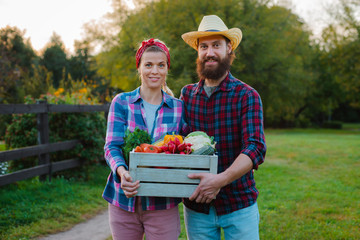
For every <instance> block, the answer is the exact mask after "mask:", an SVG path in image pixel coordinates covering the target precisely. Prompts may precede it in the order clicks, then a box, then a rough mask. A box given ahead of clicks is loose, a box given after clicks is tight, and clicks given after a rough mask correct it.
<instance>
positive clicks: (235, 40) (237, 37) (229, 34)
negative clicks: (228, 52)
mask: <svg viewBox="0 0 360 240" xmlns="http://www.w3.org/2000/svg"><path fill="white" fill-rule="evenodd" d="M214 35H222V36H224V37H226V38H227V39H229V40H230V42H231V46H232V50H233V51H234V50H235V49H236V48H237V47H238V46H239V44H240V42H241V39H242V32H241V30H240V29H239V28H231V29H229V30H226V31H193V32H188V33H184V34H183V35H181V37H182V39H183V40H184V41H185V42H186V43H187V44H189V45H190V46H191V47H192V48H194V49H195V50H196V51H197V50H198V39H199V38H202V37H208V36H214Z"/></svg>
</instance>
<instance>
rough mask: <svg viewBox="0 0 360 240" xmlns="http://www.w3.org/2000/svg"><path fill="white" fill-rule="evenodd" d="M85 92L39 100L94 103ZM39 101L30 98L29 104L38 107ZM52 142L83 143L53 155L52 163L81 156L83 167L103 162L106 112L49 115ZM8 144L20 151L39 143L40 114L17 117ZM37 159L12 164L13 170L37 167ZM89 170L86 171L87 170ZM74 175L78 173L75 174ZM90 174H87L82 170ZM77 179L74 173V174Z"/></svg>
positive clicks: (8, 131) (10, 129) (44, 97)
mask: <svg viewBox="0 0 360 240" xmlns="http://www.w3.org/2000/svg"><path fill="white" fill-rule="evenodd" d="M84 93H86V90H82V92H77V93H74V94H67V95H66V96H63V95H62V96H60V94H57V95H58V96H56V95H51V94H47V95H43V96H41V97H40V99H39V100H46V101H47V102H48V103H51V104H89V105H90V104H94V103H95V101H94V100H91V98H88V97H87V96H86V95H85V94H84ZM35 102H36V100H35V99H33V98H31V97H26V99H25V103H27V104H34V103H35ZM49 128H50V133H49V137H50V142H51V143H52V142H59V141H66V140H72V139H78V140H80V144H78V145H77V146H76V147H75V148H74V149H72V150H69V151H61V152H56V153H51V154H50V158H51V161H53V162H56V161H60V160H65V159H70V158H74V157H78V158H80V159H81V160H82V162H83V166H85V167H86V166H88V165H90V164H96V163H100V161H101V160H102V157H103V146H104V138H105V132H106V120H105V118H104V113H103V112H93V113H49ZM5 144H6V147H7V148H8V149H12V148H20V147H26V146H31V145H36V144H37V123H36V114H16V115H15V114H14V115H13V116H12V121H11V123H10V124H9V126H8V127H7V130H6V134H5ZM37 161H38V158H37V157H30V158H27V159H23V160H16V161H11V162H10V166H9V169H10V170H18V169H23V168H27V167H32V166H34V165H36V163H37ZM85 170H86V169H85ZM72 172H74V171H72ZM80 172H83V173H86V171H80ZM72 176H73V174H72Z"/></svg>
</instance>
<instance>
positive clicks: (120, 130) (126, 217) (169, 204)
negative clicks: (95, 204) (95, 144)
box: [103, 39, 185, 240]
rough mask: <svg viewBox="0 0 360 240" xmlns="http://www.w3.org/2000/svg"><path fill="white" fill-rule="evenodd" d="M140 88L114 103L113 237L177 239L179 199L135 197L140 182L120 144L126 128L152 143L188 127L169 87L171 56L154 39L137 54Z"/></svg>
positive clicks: (108, 151) (108, 148)
mask: <svg viewBox="0 0 360 240" xmlns="http://www.w3.org/2000/svg"><path fill="white" fill-rule="evenodd" d="M136 67H137V69H138V73H139V76H140V79H141V86H140V87H139V88H137V89H135V90H134V91H132V92H126V93H120V94H118V95H117V96H115V97H114V99H113V100H112V103H111V106H110V110H109V115H108V126H107V134H106V143H105V147H104V149H105V159H106V161H107V163H108V165H109V166H110V168H111V173H110V175H109V178H108V182H107V184H106V187H105V190H104V193H103V197H104V199H105V200H106V201H108V202H109V221H110V229H111V232H112V235H113V239H135V240H136V239H143V236H144V234H145V235H146V239H147V240H151V239H167V240H168V239H178V236H179V234H180V218H179V211H178V204H179V202H180V201H181V199H178V198H162V197H139V196H136V193H137V191H136V190H137V188H138V187H139V182H138V181H136V182H133V181H132V178H131V176H130V174H129V172H128V166H127V165H126V163H125V160H124V156H123V153H122V151H121V146H122V145H123V144H124V141H123V138H124V133H125V131H126V129H129V130H130V131H131V132H132V131H134V129H135V127H139V128H140V129H143V130H147V131H148V133H149V134H150V135H151V137H152V140H153V142H154V141H157V140H158V139H159V138H160V137H161V136H162V135H163V134H167V133H172V132H174V133H175V134H178V133H180V132H181V130H182V129H184V128H185V124H184V121H183V119H182V116H183V114H182V112H183V103H182V101H180V100H178V99H176V98H174V97H173V94H172V92H171V90H170V89H169V88H167V86H166V76H167V73H168V69H169V67H170V54H169V50H168V48H167V47H166V45H165V44H164V43H163V42H161V41H159V40H154V39H149V40H146V41H143V42H142V45H141V46H140V47H139V49H138V51H137V53H136Z"/></svg>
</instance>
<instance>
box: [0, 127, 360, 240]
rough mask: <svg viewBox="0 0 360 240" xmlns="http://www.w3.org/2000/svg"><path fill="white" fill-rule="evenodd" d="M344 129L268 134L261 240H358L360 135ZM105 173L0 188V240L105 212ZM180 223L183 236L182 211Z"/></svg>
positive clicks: (261, 174)
mask: <svg viewBox="0 0 360 240" xmlns="http://www.w3.org/2000/svg"><path fill="white" fill-rule="evenodd" d="M356 126H358V125H356ZM348 129H355V128H353V127H351V128H346V129H345V130H316V129H293V130H266V131H265V133H266V142H267V145H268V151H267V155H266V160H265V162H264V164H262V165H261V166H260V167H259V170H258V171H256V172H255V178H256V183H257V187H258V189H259V191H260V195H259V199H258V205H259V210H260V219H261V220H260V237H261V239H266V240H269V239H270V240H271V239H274V240H281V239H284V240H285V239H286V240H288V239H299V240H303V239H304V240H307V239H316V240H322V239H323V240H332V239H333V240H337V239H360V230H359V226H360V201H359V196H360V188H359V186H360V180H359V179H360V171H359V167H360V151H359V149H360V131H353V130H348ZM108 172H109V170H108V169H107V167H106V166H99V167H96V168H93V169H91V174H90V182H84V181H75V180H73V179H71V180H65V179H61V178H60V179H53V181H52V183H39V182H38V181H37V179H33V180H28V181H22V182H20V183H19V184H17V185H11V186H7V187H3V188H0V205H1V208H0V239H32V238H36V237H37V236H40V235H42V234H49V233H51V232H57V231H60V230H63V229H67V228H69V227H71V226H72V225H73V224H75V223H78V222H81V221H83V220H84V219H86V218H87V217H89V216H92V215H94V214H96V212H97V211H99V210H101V209H105V208H106V202H105V201H104V200H103V199H102V198H101V193H102V191H103V188H104V185H105V182H106V177H107V174H108ZM180 207H181V209H182V206H180ZM181 224H182V226H181V227H182V232H181V235H180V238H179V239H186V233H185V227H184V222H183V216H182V210H181Z"/></svg>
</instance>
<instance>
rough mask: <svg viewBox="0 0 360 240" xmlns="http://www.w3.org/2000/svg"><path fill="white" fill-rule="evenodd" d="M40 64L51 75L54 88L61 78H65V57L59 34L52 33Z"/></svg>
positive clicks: (66, 63)
mask: <svg viewBox="0 0 360 240" xmlns="http://www.w3.org/2000/svg"><path fill="white" fill-rule="evenodd" d="M41 63H42V65H44V66H45V67H46V69H47V70H48V71H50V72H51V73H52V75H53V81H52V82H53V85H54V87H55V88H57V87H59V84H60V81H61V79H63V78H64V80H66V79H67V71H66V70H67V65H68V61H67V57H66V53H65V47H64V44H63V42H62V41H61V38H60V36H59V35H57V34H56V33H55V32H54V33H53V35H52V37H51V39H50V43H49V44H48V47H47V48H46V49H45V51H44V54H43V57H42V61H41Z"/></svg>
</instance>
